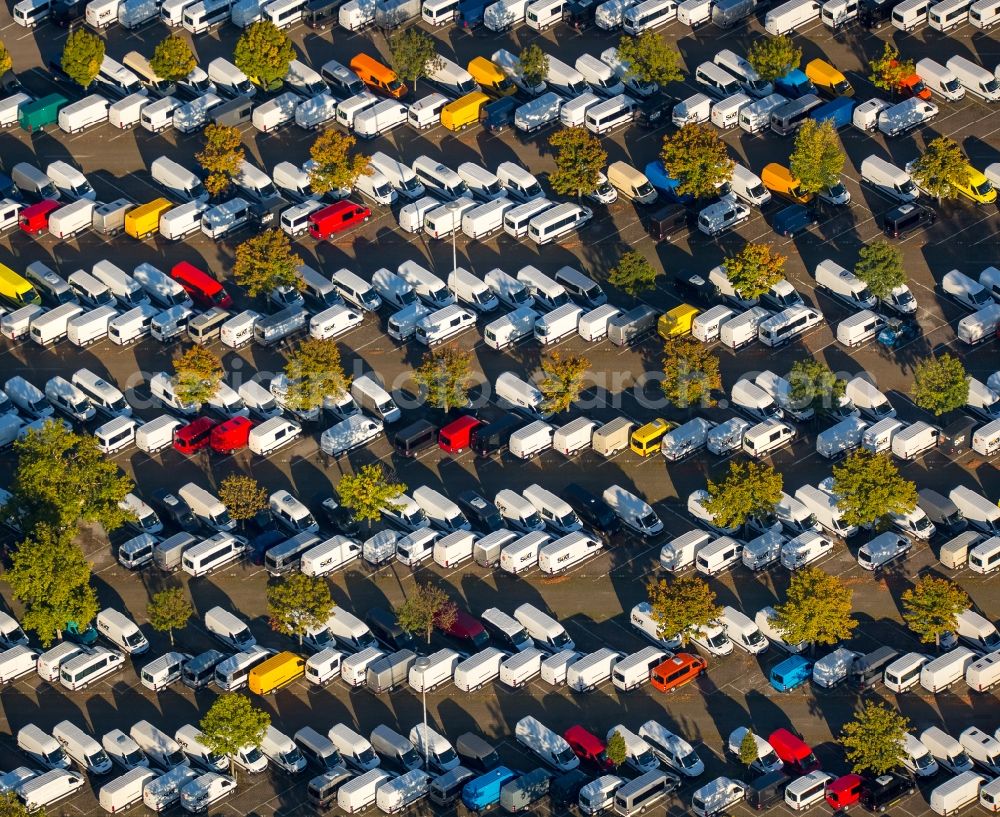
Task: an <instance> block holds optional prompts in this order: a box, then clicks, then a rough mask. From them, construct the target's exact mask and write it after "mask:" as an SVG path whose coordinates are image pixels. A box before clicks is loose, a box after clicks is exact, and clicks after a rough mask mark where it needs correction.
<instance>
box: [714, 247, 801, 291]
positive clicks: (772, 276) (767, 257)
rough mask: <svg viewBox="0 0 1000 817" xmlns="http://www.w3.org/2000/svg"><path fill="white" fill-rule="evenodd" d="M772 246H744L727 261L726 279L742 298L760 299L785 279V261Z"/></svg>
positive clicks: (725, 267)
mask: <svg viewBox="0 0 1000 817" xmlns="http://www.w3.org/2000/svg"><path fill="white" fill-rule="evenodd" d="M786 260H787V259H786V258H785V256H783V255H781V253H777V252H775V251H774V250H772V249H771V245H770V244H755V243H748V244H744V245H743V246H742V247H741V248H740V249H739V251H738V252H737V253H736V254H735V255H731V256H729V257H728V258H727V259H726V263H725V266H724V269H725V270H726V277H727V278H728V279H729V283H730V284H732V285H733V288H734V289H735V290H736V291H737V292H738V293H739V294H740V296H741V297H743V298H746V299H748V300H752V299H754V298H759V297H760V296H761V295H763V294H764V293H765V292H767V291H768V290H769V289H770V288H771V287H773V286H774V285H775V284H776V283H778V281H780V280H782V278H784V277H785V261H786Z"/></svg>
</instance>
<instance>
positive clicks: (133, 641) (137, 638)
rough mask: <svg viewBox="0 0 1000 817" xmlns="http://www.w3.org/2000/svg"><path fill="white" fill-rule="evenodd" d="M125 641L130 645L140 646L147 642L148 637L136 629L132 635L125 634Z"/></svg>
mask: <svg viewBox="0 0 1000 817" xmlns="http://www.w3.org/2000/svg"><path fill="white" fill-rule="evenodd" d="M124 640H125V643H126V644H127V645H128V646H130V647H138V646H139V645H140V644H143V643H145V641H146V637H145V636H144V635H143V634H142V633H140V632H139V631H138V630H136V631H135V632H134V633H132V634H131V635H127V636H125V639H124Z"/></svg>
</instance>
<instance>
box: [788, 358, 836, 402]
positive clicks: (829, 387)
mask: <svg viewBox="0 0 1000 817" xmlns="http://www.w3.org/2000/svg"><path fill="white" fill-rule="evenodd" d="M788 382H789V383H790V384H791V390H790V391H789V394H790V396H791V399H792V404H793V405H794V406H795V407H796V408H797V409H804V408H806V407H808V408H810V409H812V410H813V411H823V410H828V409H832V408H836V407H837V406H839V405H840V399H841V398H842V397H843V396H844V393H845V392H846V391H847V383H846V382H845V381H844V380H843V379H842V378H839V377H837V375H835V374H834V373H833V372H831V371H830V368H829V366H827V365H826V364H825V363H821V362H820V361H818V360H815V359H813V358H805V359H803V360H796V361H795V362H794V363H793V364H792V370H791V372H789V374H788Z"/></svg>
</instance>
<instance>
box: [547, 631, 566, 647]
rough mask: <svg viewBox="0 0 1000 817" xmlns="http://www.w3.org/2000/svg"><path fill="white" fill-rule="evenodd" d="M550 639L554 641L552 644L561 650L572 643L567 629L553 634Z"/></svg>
mask: <svg viewBox="0 0 1000 817" xmlns="http://www.w3.org/2000/svg"><path fill="white" fill-rule="evenodd" d="M549 640H550V641H551V642H552V646H553V647H555V648H556V649H559V650H561V649H562V648H563V647H565V646H566V645H567V644H569V643H570V640H569V636H568V635H567V634H566V631H565V630H563V631H562V632H560V633H559V635H554V636H551V637H550V639H549Z"/></svg>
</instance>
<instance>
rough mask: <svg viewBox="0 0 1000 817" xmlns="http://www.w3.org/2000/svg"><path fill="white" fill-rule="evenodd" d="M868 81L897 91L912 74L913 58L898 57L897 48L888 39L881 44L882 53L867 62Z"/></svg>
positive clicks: (878, 86)
mask: <svg viewBox="0 0 1000 817" xmlns="http://www.w3.org/2000/svg"><path fill="white" fill-rule="evenodd" d="M868 70H869V71H870V72H871V73H870V74H869V75H868V79H869V81H870V82H871V83H872V85H874V86H875V87H876V88H881V89H882V90H883V91H889V92H890V93H897V92H898V91H899V90H900V89H901V88H902V87H903V81H904V80H905V79H907V78H908V77H911V76H913V74H914V73H915V72H916V66H914V64H913V60H908V59H900V56H899V49H898V48H896V46H895V45H894V44H893V43H892V42H891V41H889V40H886V42H885V43H884V44H883V46H882V54H881V56H879V57H875V58H874V59H872V60H870V61H869V63H868Z"/></svg>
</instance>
